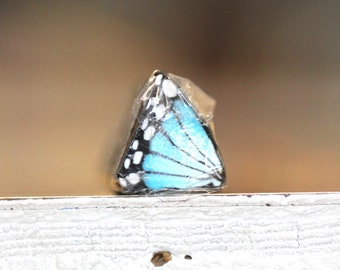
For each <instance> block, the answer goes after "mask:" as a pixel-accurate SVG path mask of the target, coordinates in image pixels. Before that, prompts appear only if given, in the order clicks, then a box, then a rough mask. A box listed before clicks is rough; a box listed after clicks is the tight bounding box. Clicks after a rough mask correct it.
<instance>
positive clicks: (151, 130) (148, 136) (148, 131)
mask: <svg viewBox="0 0 340 270" xmlns="http://www.w3.org/2000/svg"><path fill="white" fill-rule="evenodd" d="M155 131H156V129H155V127H154V126H148V127H147V129H146V130H145V131H144V140H146V141H150V139H151V138H152V137H153V135H154V134H155Z"/></svg>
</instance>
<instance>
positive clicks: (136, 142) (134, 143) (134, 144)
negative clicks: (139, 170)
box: [131, 140, 139, 150]
mask: <svg viewBox="0 0 340 270" xmlns="http://www.w3.org/2000/svg"><path fill="white" fill-rule="evenodd" d="M138 144H139V141H138V140H135V141H134V142H133V143H132V146H131V147H132V149H133V150H137V148H138Z"/></svg>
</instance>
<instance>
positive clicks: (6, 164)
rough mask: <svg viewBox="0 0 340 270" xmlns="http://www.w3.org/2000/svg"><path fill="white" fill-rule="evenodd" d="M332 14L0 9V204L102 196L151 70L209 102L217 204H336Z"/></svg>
mask: <svg viewBox="0 0 340 270" xmlns="http://www.w3.org/2000/svg"><path fill="white" fill-rule="evenodd" d="M339 25H340V2H339V1H282V0H279V1H269V0H264V1H256V0H252V1H243V0H240V1H200V0H198V1H197V0H195V1H194V0H185V1H156V0H150V1H145V0H142V1H131V0H127V1H108V0H99V1H1V3H0V196H51V195H104V194H112V191H111V186H110V185H109V181H108V177H107V175H108V172H110V170H111V168H110V166H111V165H110V164H111V160H112V159H114V157H117V156H116V153H117V152H116V149H117V148H119V149H120V148H121V146H122V145H121V144H122V143H124V140H125V138H126V127H127V126H128V121H129V120H130V119H131V118H130V112H131V106H132V102H133V99H134V98H135V97H136V95H137V94H138V89H139V87H140V85H141V84H142V83H143V82H144V81H145V80H146V79H147V78H148V77H149V75H150V74H151V72H152V71H153V70H154V69H161V70H164V71H168V72H171V73H174V74H177V75H180V76H183V77H188V78H190V79H191V80H192V81H193V82H195V83H196V84H197V85H198V86H200V87H201V88H202V89H204V90H205V91H206V92H207V93H209V94H210V95H211V96H213V97H214V98H215V99H216V100H217V102H218V103H217V108H216V111H215V131H216V136H217V140H218V143H219V146H220V150H221V152H222V155H223V157H224V161H225V164H226V167H227V174H228V186H227V188H225V189H224V190H223V191H224V192H290V191H339V190H340V166H339V165H340V140H339V138H340V125H339V122H340V106H339V104H340V27H339Z"/></svg>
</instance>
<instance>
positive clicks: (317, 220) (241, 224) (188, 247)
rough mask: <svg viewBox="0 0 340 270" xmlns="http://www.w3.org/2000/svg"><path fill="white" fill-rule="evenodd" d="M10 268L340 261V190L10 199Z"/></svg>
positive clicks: (5, 234) (6, 224)
mask: <svg viewBox="0 0 340 270" xmlns="http://www.w3.org/2000/svg"><path fill="white" fill-rule="evenodd" d="M158 251H169V252H170V253H171V254H172V260H171V261H170V262H168V263H167V264H165V265H163V266H161V267H158V268H155V266H154V265H153V264H152V263H151V262H150V260H151V258H152V255H153V253H154V252H158ZM185 255H190V256H191V257H192V259H191V260H188V259H185V258H184V257H185ZM0 269H6V270H7V269H9V270H10V269H25V270H30V269H83V270H84V269H181V270H185V269H198V270H199V269H261V270H263V269H309V270H310V269H340V193H324V194H322V193H321V194H314V193H310V194H290V195H289V194H288V195H287V194H257V195H190V196H189V195H186V196H173V197H134V196H132V197H131V196H129V197H128V196H126V197H123V196H115V197H75V198H45V199H43V198H31V199H14V200H13V199H12V200H9V199H3V200H0Z"/></svg>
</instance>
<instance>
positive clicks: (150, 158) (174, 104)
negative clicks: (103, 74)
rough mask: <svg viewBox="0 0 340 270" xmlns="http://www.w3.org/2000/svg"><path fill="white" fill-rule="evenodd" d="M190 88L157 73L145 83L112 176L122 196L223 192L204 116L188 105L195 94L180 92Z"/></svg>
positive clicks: (221, 171)
mask: <svg viewBox="0 0 340 270" xmlns="http://www.w3.org/2000/svg"><path fill="white" fill-rule="evenodd" d="M190 85H192V83H191V82H190V81H189V80H187V79H184V78H181V77H178V76H175V75H172V74H166V73H163V72H160V71H155V72H154V73H153V74H152V76H151V77H150V79H149V80H148V81H147V82H146V83H145V85H144V87H143V89H142V92H141V94H140V96H139V98H138V100H137V102H138V103H137V105H138V107H139V110H138V112H137V116H136V119H135V122H134V125H133V127H132V129H131V134H130V137H129V139H128V143H127V145H126V147H125V150H124V152H123V155H122V157H121V160H120V163H119V165H118V168H117V171H116V173H115V178H116V181H118V185H119V186H120V191H121V192H122V193H125V194H149V193H158V192H195V191H205V192H209V191H216V190H219V189H221V188H222V187H223V186H224V184H225V178H226V177H225V175H226V174H225V169H224V165H223V162H222V159H221V156H220V153H219V151H218V148H217V145H216V142H215V139H214V136H213V133H212V131H211V128H210V126H209V125H208V119H206V118H209V115H208V114H204V113H203V114H202V113H201V112H199V111H198V109H197V107H199V106H197V105H199V104H195V105H196V106H194V105H193V104H191V103H192V100H191V99H192V96H193V95H195V94H196V95H197V93H192V91H193V90H192V89H184V88H188V86H190ZM189 88H190V87H189ZM188 95H190V97H188ZM204 95H206V94H204ZM206 97H208V96H207V95H206ZM206 103H208V100H207V101H206ZM202 107H204V106H202ZM210 113H212V112H210Z"/></svg>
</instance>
